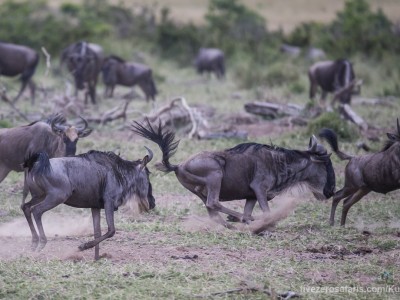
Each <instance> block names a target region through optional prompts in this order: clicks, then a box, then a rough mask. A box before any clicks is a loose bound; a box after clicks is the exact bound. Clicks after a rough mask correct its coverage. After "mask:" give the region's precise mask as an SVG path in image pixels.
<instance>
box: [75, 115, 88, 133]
mask: <svg viewBox="0 0 400 300" xmlns="http://www.w3.org/2000/svg"><path fill="white" fill-rule="evenodd" d="M79 118H80V119H81V120H82V123H83V128H80V127H79V128H77V130H78V131H79V132H82V131H84V130H85V129H86V128H87V127H88V126H89V124H88V122H87V121H86V120H85V119H84V118H83V117H81V116H79Z"/></svg>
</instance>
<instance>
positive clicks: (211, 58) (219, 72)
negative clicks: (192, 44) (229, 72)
mask: <svg viewBox="0 0 400 300" xmlns="http://www.w3.org/2000/svg"><path fill="white" fill-rule="evenodd" d="M194 65H195V67H196V69H197V72H198V73H200V74H203V72H209V73H211V72H213V73H215V75H216V76H217V78H223V77H224V76H225V55H224V52H222V50H220V49H215V48H200V50H199V52H198V54H197V57H196V59H195V61H194Z"/></svg>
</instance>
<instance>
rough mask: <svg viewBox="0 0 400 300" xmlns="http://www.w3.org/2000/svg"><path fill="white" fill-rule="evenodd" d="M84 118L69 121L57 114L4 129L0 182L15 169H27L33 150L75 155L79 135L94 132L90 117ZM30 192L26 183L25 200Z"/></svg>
mask: <svg viewBox="0 0 400 300" xmlns="http://www.w3.org/2000/svg"><path fill="white" fill-rule="evenodd" d="M82 121H83V126H71V125H67V124H66V120H65V118H64V117H63V116H62V115H60V114H56V115H53V116H51V117H49V118H48V119H47V120H46V121H36V122H33V123H31V124H29V125H24V126H19V127H14V128H4V129H0V182H2V181H3V180H4V178H6V176H7V175H8V173H10V172H11V171H15V172H22V171H24V169H23V167H22V165H23V163H24V161H25V160H26V159H27V158H28V157H29V156H30V155H32V154H33V153H36V152H42V151H45V152H46V153H47V154H48V155H49V156H50V157H60V156H71V155H75V152H76V144H77V142H78V139H79V138H83V137H86V136H88V135H89V134H90V133H91V132H92V130H91V129H89V128H88V124H87V122H86V120H84V119H82ZM26 196H27V190H26V187H24V195H23V202H24V199H25V198H26Z"/></svg>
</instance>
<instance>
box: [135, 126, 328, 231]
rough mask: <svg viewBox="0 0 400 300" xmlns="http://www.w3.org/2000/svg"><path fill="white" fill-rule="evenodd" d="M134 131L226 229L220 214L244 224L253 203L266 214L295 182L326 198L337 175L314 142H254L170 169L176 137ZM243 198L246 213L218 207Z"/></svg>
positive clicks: (158, 131) (156, 131) (143, 129)
mask: <svg viewBox="0 0 400 300" xmlns="http://www.w3.org/2000/svg"><path fill="white" fill-rule="evenodd" d="M133 131H134V132H135V133H137V134H139V135H141V136H143V137H145V138H147V139H149V140H151V141H153V142H155V143H156V144H158V145H159V147H160V148H161V151H162V153H163V159H162V163H161V164H158V165H157V166H156V167H157V168H158V169H159V170H161V171H164V172H175V174H176V177H177V179H178V180H179V182H180V183H181V184H182V185H183V186H184V187H185V188H187V189H188V190H189V191H191V192H192V193H194V194H196V195H197V196H199V197H200V198H201V199H202V201H203V202H204V204H205V206H206V208H207V210H208V213H209V215H210V217H212V218H215V219H216V220H217V221H218V222H220V223H222V224H224V225H226V226H227V224H226V223H225V222H224V221H223V220H222V219H221V217H220V216H219V214H218V212H222V213H225V214H228V215H229V216H231V217H233V219H236V220H240V221H244V222H248V221H250V220H251V219H252V217H251V213H252V210H253V207H254V205H255V203H256V202H258V203H259V205H260V207H261V209H262V210H263V211H268V210H269V208H268V202H267V201H268V200H271V199H272V198H274V197H275V196H276V195H277V194H279V193H280V192H282V191H283V190H285V189H288V188H290V187H292V186H294V185H296V184H305V185H307V186H308V187H310V188H311V190H312V192H313V193H314V195H315V196H316V197H317V198H318V199H325V198H329V197H330V196H331V195H332V194H333V192H334V188H335V175H334V170H333V168H332V164H331V161H330V159H329V155H328V154H327V152H326V150H325V149H324V148H323V146H322V145H319V144H317V142H316V139H315V138H312V139H311V140H310V148H309V150H307V151H298V150H288V149H284V148H280V147H275V146H270V145H262V144H256V143H245V144H239V145H237V146H236V147H234V148H231V149H228V150H225V151H216V152H201V153H199V154H196V155H194V156H192V157H190V158H189V159H187V160H186V161H184V162H182V163H180V164H178V165H172V164H171V163H170V162H169V158H170V156H171V155H172V154H173V153H174V152H175V150H176V148H177V145H178V144H177V142H174V141H173V140H174V134H173V133H171V132H162V128H161V126H159V127H158V128H153V127H152V126H151V124H150V123H149V121H148V120H147V125H146V126H143V125H141V124H139V123H137V122H136V123H134V124H133ZM240 199H246V205H245V211H244V214H240V213H237V212H236V211H234V210H231V209H228V208H226V207H224V206H223V205H221V204H220V203H219V202H220V201H230V200H240Z"/></svg>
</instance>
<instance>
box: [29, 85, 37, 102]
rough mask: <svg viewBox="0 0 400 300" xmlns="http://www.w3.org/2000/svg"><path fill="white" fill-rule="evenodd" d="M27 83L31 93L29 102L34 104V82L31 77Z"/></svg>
mask: <svg viewBox="0 0 400 300" xmlns="http://www.w3.org/2000/svg"><path fill="white" fill-rule="evenodd" d="M28 85H29V91H30V93H31V103H32V105H34V104H35V92H36V84H35V83H34V82H33V80H32V79H31V80H29V82H28Z"/></svg>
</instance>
